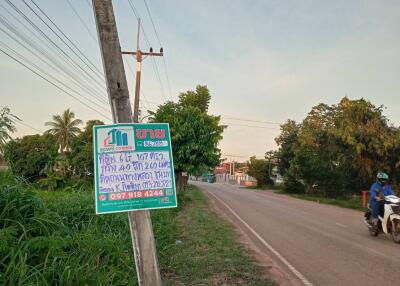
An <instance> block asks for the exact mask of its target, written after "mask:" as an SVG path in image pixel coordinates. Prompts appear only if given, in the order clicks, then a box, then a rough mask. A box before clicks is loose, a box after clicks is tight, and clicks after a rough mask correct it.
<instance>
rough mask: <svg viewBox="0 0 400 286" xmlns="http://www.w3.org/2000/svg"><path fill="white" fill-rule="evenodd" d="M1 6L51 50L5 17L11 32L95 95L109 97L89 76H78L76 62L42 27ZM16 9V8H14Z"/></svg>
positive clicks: (6, 24) (25, 29) (5, 22)
mask: <svg viewBox="0 0 400 286" xmlns="http://www.w3.org/2000/svg"><path fill="white" fill-rule="evenodd" d="M0 7H1V8H2V11H6V12H7V13H8V15H10V16H11V17H12V18H13V19H14V20H15V21H17V22H18V23H19V24H20V25H21V26H22V27H23V28H24V31H28V32H29V33H30V34H31V35H32V36H33V37H34V38H35V39H36V40H38V41H39V42H40V43H41V44H43V45H44V46H45V47H47V48H48V49H49V50H47V51H46V50H45V49H43V48H40V45H39V44H38V43H37V42H35V40H33V39H32V38H30V37H29V36H27V35H26V34H25V33H23V32H22V31H20V30H19V29H18V28H17V27H16V26H14V25H13V24H11V22H10V21H8V20H7V19H6V18H3V20H4V23H3V25H5V26H7V28H8V29H9V30H10V31H11V32H13V33H14V34H16V35H17V36H18V37H19V38H20V39H22V40H23V41H24V42H26V43H27V44H28V45H30V46H31V47H33V48H34V49H35V50H37V51H38V52H39V53H41V54H42V55H43V56H44V57H46V58H48V59H49V60H50V62H51V63H52V64H53V66H55V67H56V68H57V69H61V70H62V71H63V72H64V73H65V74H67V75H68V76H70V77H71V78H72V79H73V80H74V81H75V82H76V83H78V84H79V85H80V86H81V87H82V86H83V87H84V89H86V90H87V91H88V89H90V91H88V92H89V93H91V94H92V95H94V96H95V97H98V96H99V93H101V94H103V96H105V97H107V95H106V94H105V89H104V88H101V89H97V86H95V85H93V81H92V80H90V81H88V78H89V77H87V76H86V74H82V76H81V77H78V76H77V74H79V73H80V72H79V70H77V69H76V64H75V65H74V63H73V62H72V61H71V59H69V58H68V57H67V56H66V55H65V54H64V53H60V50H59V48H58V47H55V46H54V45H50V44H49V43H51V42H50V41H49V40H47V39H46V38H45V37H44V36H43V34H42V33H41V32H42V31H41V30H40V29H37V27H35V26H34V24H33V25H32V24H31V25H30V27H29V26H27V25H25V23H23V22H22V21H21V20H20V19H18V17H16V16H15V15H14V14H13V13H11V12H10V11H9V10H8V8H7V7H5V6H3V5H2V4H1V3H0ZM12 8H13V7H12ZM13 9H14V8H13ZM14 11H15V9H14ZM17 13H18V11H17ZM19 14H20V13H19ZM20 15H21V14H20ZM25 20H27V19H25ZM28 23H29V22H28ZM32 27H33V29H34V30H35V31H36V32H39V35H41V36H42V37H43V38H44V39H45V40H47V41H45V40H44V39H43V38H42V37H40V36H38V35H37V34H36V33H35V32H34V31H32ZM39 30H40V31H39ZM50 51H51V52H52V53H53V54H54V57H53V56H51V53H50ZM58 59H61V60H62V61H63V62H64V63H66V64H67V66H71V69H72V70H74V71H75V72H71V71H70V70H69V69H68V68H67V66H65V67H63V65H62V63H60V62H59V60H58ZM89 79H90V78H89Z"/></svg>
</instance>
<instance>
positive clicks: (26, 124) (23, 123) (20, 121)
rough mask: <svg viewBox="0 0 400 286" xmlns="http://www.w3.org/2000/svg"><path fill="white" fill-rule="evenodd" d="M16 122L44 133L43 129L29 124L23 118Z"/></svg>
mask: <svg viewBox="0 0 400 286" xmlns="http://www.w3.org/2000/svg"><path fill="white" fill-rule="evenodd" d="M15 122H16V123H18V124H21V125H23V126H25V127H28V128H30V129H32V130H35V131H37V132H40V133H44V131H43V130H40V129H38V128H35V127H33V126H31V125H29V124H28V123H25V122H23V121H22V120H16V121H15Z"/></svg>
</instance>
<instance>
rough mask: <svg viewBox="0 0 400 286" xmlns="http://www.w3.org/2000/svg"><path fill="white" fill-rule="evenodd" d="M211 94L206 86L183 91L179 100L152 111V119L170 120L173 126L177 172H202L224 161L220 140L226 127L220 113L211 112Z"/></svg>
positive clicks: (168, 121) (172, 138)
mask: <svg viewBox="0 0 400 286" xmlns="http://www.w3.org/2000/svg"><path fill="white" fill-rule="evenodd" d="M210 98H211V96H210V94H209V91H208V89H207V87H206V86H197V87H196V91H187V92H186V93H181V94H180V96H179V102H178V103H174V102H171V101H170V102H167V103H165V104H163V105H160V106H159V107H158V109H157V111H156V112H152V113H151V116H152V117H151V118H150V121H151V122H167V123H169V125H170V129H171V140H172V150H173V156H174V167H175V169H176V171H177V172H182V171H184V172H189V173H191V174H201V173H203V172H206V171H208V170H209V169H211V168H213V167H215V166H217V165H218V164H219V162H220V155H221V153H220V150H219V149H218V143H219V141H220V140H221V139H222V132H223V130H224V128H225V126H222V125H220V116H213V115H209V114H207V110H208V105H209V101H210Z"/></svg>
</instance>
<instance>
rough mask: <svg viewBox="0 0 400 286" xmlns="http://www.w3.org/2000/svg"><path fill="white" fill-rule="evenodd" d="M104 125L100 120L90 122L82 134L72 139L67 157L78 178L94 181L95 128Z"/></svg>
mask: <svg viewBox="0 0 400 286" xmlns="http://www.w3.org/2000/svg"><path fill="white" fill-rule="evenodd" d="M95 125H104V122H102V121H100V120H89V121H88V122H86V126H85V128H84V130H83V132H82V133H80V134H79V135H78V136H76V137H75V138H73V139H72V142H71V148H70V152H69V153H68V155H67V157H68V160H69V162H70V164H71V167H72V169H73V171H74V176H75V177H77V178H85V179H86V180H90V181H91V180H93V173H94V170H93V168H94V167H93V126H95Z"/></svg>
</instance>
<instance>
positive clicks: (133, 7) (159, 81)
mask: <svg viewBox="0 0 400 286" xmlns="http://www.w3.org/2000/svg"><path fill="white" fill-rule="evenodd" d="M128 3H129V6H130V8H131V10H132V12H133V14H134V15H135V17H136V19H139V18H140V16H139V12H138V11H137V9H136V7H135V5H134V4H133V2H132V1H131V0H128ZM140 29H141V31H142V33H143V36H144V39H145V41H146V43H147V45H148V46H149V47H151V44H150V41H149V38H148V37H147V34H146V32H145V30H144V28H143V25H141V26H140ZM151 61H152V65H153V69H154V72H155V74H156V80H158V84H159V85H160V89H161V93H162V95H163V97H164V99H167V98H166V96H165V92H164V86H163V84H162V81H161V77H160V73H159V71H158V67H157V62H156V61H155V60H154V58H153V57H152V58H151Z"/></svg>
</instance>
